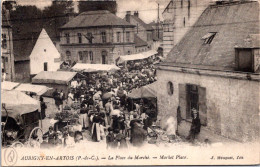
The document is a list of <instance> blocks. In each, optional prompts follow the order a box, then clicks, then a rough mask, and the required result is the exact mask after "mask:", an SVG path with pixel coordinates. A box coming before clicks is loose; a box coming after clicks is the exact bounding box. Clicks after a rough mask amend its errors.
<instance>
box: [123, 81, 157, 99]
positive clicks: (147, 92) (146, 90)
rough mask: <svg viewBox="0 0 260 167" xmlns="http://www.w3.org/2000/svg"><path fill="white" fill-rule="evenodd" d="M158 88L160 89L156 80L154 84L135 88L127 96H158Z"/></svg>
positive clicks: (135, 97) (134, 97) (136, 97)
mask: <svg viewBox="0 0 260 167" xmlns="http://www.w3.org/2000/svg"><path fill="white" fill-rule="evenodd" d="M157 89H158V84H157V82H154V83H152V84H149V85H146V86H143V87H141V88H137V89H133V90H132V91H131V92H130V93H129V94H128V95H127V96H128V97H129V98H132V99H138V98H156V97H157Z"/></svg>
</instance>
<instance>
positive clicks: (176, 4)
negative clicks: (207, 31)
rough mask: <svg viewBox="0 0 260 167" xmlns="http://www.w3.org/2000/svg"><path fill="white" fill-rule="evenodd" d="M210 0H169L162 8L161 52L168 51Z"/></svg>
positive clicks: (165, 53) (166, 52)
mask: <svg viewBox="0 0 260 167" xmlns="http://www.w3.org/2000/svg"><path fill="white" fill-rule="evenodd" d="M211 1H212V0H171V1H170V2H169V4H168V5H167V6H166V8H165V9H164V11H163V13H162V16H163V19H164V23H163V52H164V56H167V54H168V53H169V52H170V50H171V49H172V47H173V46H174V45H176V44H177V43H178V42H179V41H180V40H181V39H182V37H183V36H184V35H185V34H186V32H187V31H188V30H189V29H190V28H191V27H192V26H193V24H194V23H195V22H196V21H197V19H198V18H199V17H200V15H201V14H202V12H203V11H204V10H205V9H206V8H207V6H208V5H209V4H210V2H211Z"/></svg>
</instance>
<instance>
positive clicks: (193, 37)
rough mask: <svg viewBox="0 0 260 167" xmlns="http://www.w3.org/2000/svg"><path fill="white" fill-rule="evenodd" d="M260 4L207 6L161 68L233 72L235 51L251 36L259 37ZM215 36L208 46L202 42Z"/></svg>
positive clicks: (245, 3)
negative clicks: (212, 34)
mask: <svg viewBox="0 0 260 167" xmlns="http://www.w3.org/2000/svg"><path fill="white" fill-rule="evenodd" d="M259 25H260V24H259V2H244V3H242V2H240V3H230V4H225V5H221V6H217V5H212V6H209V7H208V8H207V9H206V10H205V11H204V12H203V13H202V15H201V16H200V17H199V19H198V21H197V22H196V23H195V25H194V26H193V28H191V30H190V31H189V32H188V33H187V34H186V35H185V36H184V37H183V39H182V40H181V41H180V42H179V43H178V44H177V45H176V46H175V47H174V48H173V49H172V50H171V51H170V53H169V54H168V56H167V58H166V60H165V61H164V63H162V64H161V65H167V66H171V65H179V66H183V65H188V66H196V67H198V68H200V67H207V68H209V69H219V70H234V68H235V47H236V46H240V45H243V44H244V39H246V38H247V37H248V36H249V35H250V34H259V32H260V28H259ZM212 32H216V35H215V37H214V38H213V40H212V41H211V43H210V44H205V43H204V42H205V40H203V39H202V38H203V37H205V36H206V35H207V34H209V33H212Z"/></svg>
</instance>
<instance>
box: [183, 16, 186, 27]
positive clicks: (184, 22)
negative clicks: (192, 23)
mask: <svg viewBox="0 0 260 167" xmlns="http://www.w3.org/2000/svg"><path fill="white" fill-rule="evenodd" d="M185 25H186V20H185V17H184V18H183V27H185Z"/></svg>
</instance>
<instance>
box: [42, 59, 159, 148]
mask: <svg viewBox="0 0 260 167" xmlns="http://www.w3.org/2000/svg"><path fill="white" fill-rule="evenodd" d="M81 76H82V77H79V78H76V79H74V80H73V81H72V82H71V89H70V91H69V93H68V95H67V96H66V95H65V94H64V93H63V91H62V90H58V89H56V90H55V91H54V92H53V94H52V95H53V99H54V101H55V105H56V107H57V111H58V113H59V112H64V111H65V110H66V111H67V110H70V111H71V112H77V113H78V115H79V119H78V124H80V125H81V127H82V128H81V131H77V133H79V132H80V133H82V132H84V131H88V132H89V134H90V135H91V139H92V141H94V142H101V141H105V142H106V143H107V148H127V147H128V143H129V142H128V141H130V143H131V144H132V145H133V146H141V145H142V144H143V143H144V141H145V140H146V136H147V128H148V127H149V126H151V125H152V124H153V123H154V122H155V121H156V117H157V112H156V102H155V101H153V100H146V99H131V98H128V97H127V94H128V93H129V92H130V91H131V90H132V89H134V88H139V87H141V86H144V85H147V84H150V83H153V82H155V81H156V76H155V68H154V67H153V64H152V61H149V60H143V61H139V62H138V63H134V62H130V63H127V64H126V66H125V67H124V68H122V69H121V70H119V71H115V72H111V73H92V74H89V73H88V74H87V75H86V74H82V75H81ZM51 129H54V130H53V131H52V130H51ZM51 129H50V130H51V132H55V131H56V129H55V127H54V128H53V127H52V128H51ZM63 132H64V131H63V130H62V133H63ZM66 132H67V131H66ZM49 134H52V133H47V134H46V135H45V136H49ZM54 134H55V135H54V136H55V137H53V135H51V136H52V137H51V139H53V138H54V139H55V140H49V141H50V142H48V143H49V144H53V145H57V144H58V143H61V142H57V141H56V139H57V140H58V139H59V137H58V136H59V135H58V134H59V133H56V132H55V133H54ZM68 136H70V137H73V134H69V135H68ZM60 137H63V138H64V134H63V135H60ZM76 138H77V137H76V136H75V135H74V140H75V141H77V142H78V141H79V140H77V139H76ZM71 141H72V140H71ZM66 143H68V142H66Z"/></svg>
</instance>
